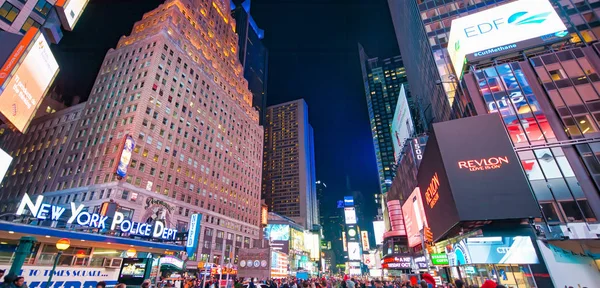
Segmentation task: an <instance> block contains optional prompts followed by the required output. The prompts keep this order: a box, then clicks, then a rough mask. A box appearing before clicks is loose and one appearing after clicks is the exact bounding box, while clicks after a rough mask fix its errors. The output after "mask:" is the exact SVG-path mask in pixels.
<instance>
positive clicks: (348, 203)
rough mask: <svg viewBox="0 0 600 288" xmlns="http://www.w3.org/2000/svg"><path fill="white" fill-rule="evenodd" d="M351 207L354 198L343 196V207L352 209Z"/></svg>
mask: <svg viewBox="0 0 600 288" xmlns="http://www.w3.org/2000/svg"><path fill="white" fill-rule="evenodd" d="M352 206H354V197H352V196H344V207H352Z"/></svg>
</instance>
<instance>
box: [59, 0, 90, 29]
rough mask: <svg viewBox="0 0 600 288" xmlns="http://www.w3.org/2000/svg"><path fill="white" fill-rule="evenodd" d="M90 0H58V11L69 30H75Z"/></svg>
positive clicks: (63, 23)
mask: <svg viewBox="0 0 600 288" xmlns="http://www.w3.org/2000/svg"><path fill="white" fill-rule="evenodd" d="M88 1H89V0H58V1H56V11H57V12H58V17H59V18H60V22H61V23H62V26H63V28H64V29H65V30H67V31H73V28H74V27H75V24H76V23H77V20H79V17H80V16H81V14H83V10H84V9H85V6H86V5H87V4H88Z"/></svg>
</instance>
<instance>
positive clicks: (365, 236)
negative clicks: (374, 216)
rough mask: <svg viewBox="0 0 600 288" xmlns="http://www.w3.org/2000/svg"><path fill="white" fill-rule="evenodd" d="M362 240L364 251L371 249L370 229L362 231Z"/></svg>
mask: <svg viewBox="0 0 600 288" xmlns="http://www.w3.org/2000/svg"><path fill="white" fill-rule="evenodd" d="M360 242H361V243H362V246H363V250H364V251H369V250H371V245H369V232H368V231H360Z"/></svg>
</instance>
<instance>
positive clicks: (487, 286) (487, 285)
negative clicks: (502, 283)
mask: <svg viewBox="0 0 600 288" xmlns="http://www.w3.org/2000/svg"><path fill="white" fill-rule="evenodd" d="M496 286H498V284H496V282H494V281H492V280H485V282H483V285H481V288H496Z"/></svg>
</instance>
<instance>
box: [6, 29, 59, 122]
mask: <svg viewBox="0 0 600 288" xmlns="http://www.w3.org/2000/svg"><path fill="white" fill-rule="evenodd" d="M19 61H21V62H20V64H19ZM57 73H58V63H56V59H54V55H53V54H52V51H50V47H49V45H48V42H47V41H46V38H44V36H43V35H42V34H41V33H39V30H37V28H30V29H29V31H27V33H25V35H24V36H23V38H22V39H21V41H20V42H19V44H18V45H17V47H16V48H15V50H14V51H13V52H12V54H11V55H10V56H9V58H8V60H7V61H6V63H5V64H4V65H3V66H2V69H1V70H0V115H1V116H2V118H3V119H4V120H6V122H8V123H10V124H12V125H13V126H14V127H15V128H16V129H17V130H19V131H21V132H23V133H24V132H25V131H26V130H27V127H28V126H29V122H30V121H31V118H32V117H33V116H34V115H35V112H36V111H37V108H38V107H39V105H40V103H41V102H42V98H43V97H44V95H45V94H46V91H47V90H48V87H49V86H50V84H52V81H53V80H54V77H55V76H56V74H57ZM6 81H8V82H6Z"/></svg>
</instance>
